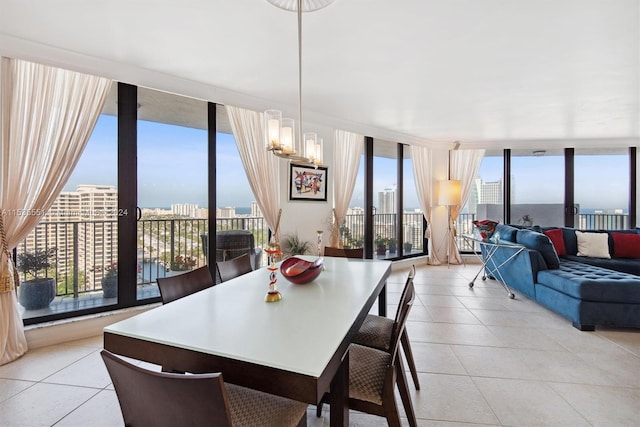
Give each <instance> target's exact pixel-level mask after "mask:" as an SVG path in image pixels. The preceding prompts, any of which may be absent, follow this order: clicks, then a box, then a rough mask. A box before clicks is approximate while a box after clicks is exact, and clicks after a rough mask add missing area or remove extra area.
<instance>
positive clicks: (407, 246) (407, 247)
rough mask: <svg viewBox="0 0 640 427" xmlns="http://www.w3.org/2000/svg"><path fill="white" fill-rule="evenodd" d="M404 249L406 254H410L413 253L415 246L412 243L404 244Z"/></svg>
mask: <svg viewBox="0 0 640 427" xmlns="http://www.w3.org/2000/svg"><path fill="white" fill-rule="evenodd" d="M403 248H404V254H405V255H406V254H408V253H411V251H412V250H413V244H412V243H411V242H404V245H403Z"/></svg>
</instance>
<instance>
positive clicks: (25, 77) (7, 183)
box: [0, 58, 111, 365]
mask: <svg viewBox="0 0 640 427" xmlns="http://www.w3.org/2000/svg"><path fill="white" fill-rule="evenodd" d="M1 78H2V85H1V87H2V89H1V91H2V93H1V97H2V104H1V105H2V107H1V110H2V111H1V114H2V120H1V123H2V124H1V126H2V150H1V152H0V155H1V156H2V157H1V160H0V161H1V163H0V164H1V165H2V169H1V174H0V191H1V193H0V206H2V209H4V210H5V211H4V212H7V213H8V215H4V217H3V220H4V228H5V232H6V235H7V244H8V246H9V247H10V248H13V247H15V246H17V245H18V243H19V242H20V241H22V240H23V239H24V238H25V237H26V236H27V234H28V233H29V232H31V230H33V228H34V227H35V226H36V225H37V223H38V221H39V220H40V219H41V215H38V214H37V213H38V212H46V211H47V210H48V209H49V207H51V204H52V203H53V201H54V200H55V199H56V197H58V194H60V191H61V190H62V187H63V186H64V185H65V183H66V182H67V180H68V179H69V176H70V175H71V172H72V171H73V169H74V168H75V165H76V163H77V162H78V159H79V158H80V155H81V154H82V151H83V150H84V147H85V145H86V143H87V141H88V140H89V137H90V136H91V132H92V131H93V127H94V126H95V124H96V121H97V120H98V117H99V115H100V112H101V111H102V107H103V105H104V102H105V100H106V97H107V94H108V93H109V88H110V85H111V81H110V80H109V79H104V78H100V77H95V76H89V75H86V74H80V73H76V72H72V71H67V70H62V69H59V68H53V67H48V66H45V65H40V64H35V63H32V62H27V61H21V60H17V59H9V58H2V72H1ZM25 210H32V212H34V213H36V215H19V214H17V212H18V211H25ZM12 213H16V214H12ZM7 268H8V266H7V265H6V264H4V265H0V269H2V271H5V270H6V269H7ZM26 351H27V343H26V340H25V337H24V330H23V326H22V319H21V317H20V313H19V311H18V306H17V301H16V295H15V293H14V292H3V293H1V294H0V365H2V364H5V363H8V362H10V361H12V360H14V359H16V358H18V357H20V356H21V355H22V354H24V353H25V352H26Z"/></svg>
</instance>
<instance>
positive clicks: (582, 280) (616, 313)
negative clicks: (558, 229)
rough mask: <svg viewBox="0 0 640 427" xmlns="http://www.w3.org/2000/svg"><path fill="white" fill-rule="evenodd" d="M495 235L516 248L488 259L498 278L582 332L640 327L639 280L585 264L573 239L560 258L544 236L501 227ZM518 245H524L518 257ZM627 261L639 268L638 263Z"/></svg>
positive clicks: (501, 250) (503, 248)
mask: <svg viewBox="0 0 640 427" xmlns="http://www.w3.org/2000/svg"><path fill="white" fill-rule="evenodd" d="M495 232H496V233H499V234H496V236H498V235H499V238H498V240H497V241H498V242H502V243H511V244H512V245H511V246H509V245H504V246H499V247H498V248H497V249H496V250H495V252H494V253H493V254H492V257H491V260H489V261H490V263H491V264H492V265H494V266H500V267H499V276H500V277H502V278H503V280H504V281H505V282H506V284H507V285H508V286H509V287H510V288H512V289H514V290H517V291H518V292H520V293H522V294H524V295H525V296H527V297H528V298H531V299H532V300H535V301H537V302H538V303H540V304H542V305H543V306H545V307H547V308H549V309H551V310H553V311H555V312H556V313H558V314H560V315H562V316H564V317H566V318H568V319H569V320H571V322H572V323H573V326H574V327H576V328H578V329H580V330H582V331H587V330H589V331H593V330H595V327H596V326H611V327H633V328H640V276H638V275H634V274H630V273H627V272H621V271H615V270H612V269H609V268H604V267H602V266H599V265H591V264H589V263H586V262H582V261H584V259H582V258H584V257H578V256H576V255H575V252H573V247H571V236H570V235H569V236H567V237H568V238H567V243H568V244H567V246H569V247H568V248H567V256H566V257H558V254H557V252H556V250H555V248H554V246H553V244H552V243H551V240H550V239H549V237H547V235H545V234H543V233H542V232H537V231H533V230H526V229H518V228H516V227H512V226H510V225H505V224H498V225H497V226H496V230H495ZM563 233H564V230H563ZM567 234H570V229H568V230H567ZM574 235H575V233H574ZM514 243H515V244H518V245H520V246H524V247H525V249H524V250H522V251H521V252H520V253H518V254H517V255H516V256H513V255H514V253H515V252H516V251H517V249H516V248H515V247H514V246H513V244H514ZM570 250H571V252H573V255H570V253H571V252H570ZM483 257H486V251H484V250H483ZM510 257H513V258H512V259H509V258H510ZM486 261H487V260H486V259H485V262H486ZM626 262H628V263H629V264H631V265H635V267H637V266H638V265H637V264H640V259H636V260H627V261H626ZM503 263H504V264H503ZM491 264H490V265H491ZM612 265H613V264H612ZM635 267H634V268H635ZM635 271H637V270H635ZM487 274H489V275H492V276H497V275H496V274H491V272H490V271H487Z"/></svg>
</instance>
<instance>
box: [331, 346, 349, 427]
mask: <svg viewBox="0 0 640 427" xmlns="http://www.w3.org/2000/svg"><path fill="white" fill-rule="evenodd" d="M329 402H330V403H331V410H330V412H329V414H330V415H329V425H330V426H331V427H348V426H349V352H348V351H347V352H346V353H345V355H344V358H343V359H342V362H341V363H340V368H338V371H337V372H336V375H335V376H334V377H333V380H332V381H331V394H330V397H329Z"/></svg>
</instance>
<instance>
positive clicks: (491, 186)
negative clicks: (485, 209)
mask: <svg viewBox="0 0 640 427" xmlns="http://www.w3.org/2000/svg"><path fill="white" fill-rule="evenodd" d="M480 182H481V183H480V191H479V197H478V203H479V204H485V205H501V204H502V200H503V199H502V179H499V180H497V181H493V182H483V181H480Z"/></svg>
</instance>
